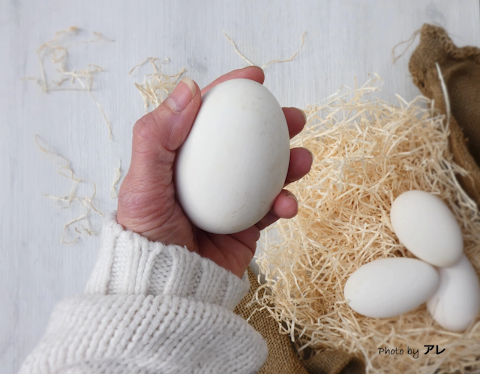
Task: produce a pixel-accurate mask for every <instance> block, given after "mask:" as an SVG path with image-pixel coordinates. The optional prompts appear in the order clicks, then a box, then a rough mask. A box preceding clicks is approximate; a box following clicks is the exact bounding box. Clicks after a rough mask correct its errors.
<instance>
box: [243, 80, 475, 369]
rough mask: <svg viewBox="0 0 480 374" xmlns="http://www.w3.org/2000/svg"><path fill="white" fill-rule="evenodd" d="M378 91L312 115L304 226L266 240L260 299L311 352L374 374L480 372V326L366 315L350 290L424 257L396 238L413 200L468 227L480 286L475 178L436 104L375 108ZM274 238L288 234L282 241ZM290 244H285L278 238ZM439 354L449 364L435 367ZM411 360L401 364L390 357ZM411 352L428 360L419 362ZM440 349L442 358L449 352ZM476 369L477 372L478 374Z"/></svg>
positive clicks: (352, 92)
mask: <svg viewBox="0 0 480 374" xmlns="http://www.w3.org/2000/svg"><path fill="white" fill-rule="evenodd" d="M378 90H379V85H378V80H376V79H373V80H371V81H369V82H367V84H365V85H364V86H363V87H361V88H355V89H349V88H344V89H343V90H341V91H339V92H337V93H336V94H334V95H333V96H331V97H329V98H327V99H326V100H325V101H323V102H321V103H319V104H317V105H310V106H309V107H307V108H306V110H305V112H306V113H307V118H308V122H307V126H306V127H305V129H304V131H303V132H302V133H301V134H299V135H298V136H296V137H295V138H294V139H293V140H292V146H293V147H295V146H302V147H306V148H308V149H310V150H311V151H312V152H313V154H314V162H313V165H312V170H311V172H310V173H309V174H308V175H307V176H306V177H304V178H303V179H302V180H300V181H298V182H296V183H294V184H292V185H291V186H289V190H290V191H292V192H293V193H294V194H295V195H296V196H297V198H298V201H299V213H298V215H297V216H296V217H295V218H293V219H289V220H280V221H279V222H278V223H277V224H276V225H275V226H274V227H270V228H268V229H267V230H266V232H265V234H264V237H263V239H262V240H263V242H264V247H265V249H264V251H263V253H262V254H260V258H259V259H258V261H257V262H258V264H259V266H260V270H261V272H262V273H264V274H265V278H266V284H265V285H264V286H262V287H261V288H260V290H262V289H263V290H265V291H266V292H265V294H264V295H263V297H262V296H260V295H262V292H259V291H260V290H259V291H257V294H256V299H255V300H253V301H252V302H254V303H257V305H258V307H259V308H265V309H267V310H268V311H269V312H270V314H271V315H272V317H273V318H275V319H276V320H277V321H278V322H279V326H280V329H281V331H282V332H283V333H285V334H289V335H290V336H291V338H292V340H294V341H295V343H296V344H297V346H298V348H299V350H300V351H302V350H303V349H305V348H306V347H309V346H310V347H312V348H314V349H316V350H325V349H328V348H336V349H341V350H344V351H347V352H349V353H353V354H356V355H359V356H363V358H364V359H365V361H366V365H367V369H368V372H370V373H387V372H393V371H395V372H399V373H433V372H436V371H435V370H436V369H437V368H439V369H440V371H438V372H439V373H440V372H441V373H452V372H455V371H456V370H458V371H459V372H478V371H480V362H479V361H478V354H479V352H480V318H478V317H477V320H476V321H475V323H474V324H473V325H472V326H471V327H470V328H469V329H468V330H467V331H466V332H464V333H455V332H451V331H446V330H444V329H442V328H441V327H440V326H439V325H437V324H436V323H435V322H434V321H433V319H432V317H431V316H430V314H429V313H428V311H427V309H426V307H425V305H422V306H421V307H419V308H417V309H416V310H414V311H411V312H409V313H406V314H403V315H401V316H398V317H394V318H382V319H375V318H369V317H364V316H362V315H360V314H358V313H356V312H354V311H353V310H352V309H351V308H350V307H349V306H348V305H347V303H346V301H345V298H344V296H343V288H344V285H345V283H346V281H347V279H348V278H349V277H350V275H351V274H352V273H353V272H354V271H356V270H357V269H358V268H359V267H360V266H362V265H364V264H366V263H369V262H371V261H373V260H375V259H379V258H387V257H414V256H413V255H412V254H410V253H409V252H408V251H407V250H406V249H405V247H404V246H403V245H401V244H400V242H399V240H398V238H397V237H396V235H395V234H394V232H393V229H392V227H391V223H390V208H391V205H392V202H393V201H394V199H395V198H396V197H397V196H399V195H400V194H401V193H403V192H405V191H408V190H413V189H418V190H423V191H427V192H430V193H432V194H434V195H436V196H438V197H440V198H441V199H442V200H443V201H444V202H445V203H446V204H447V205H448V206H449V208H450V209H451V210H452V212H453V214H454V215H455V217H456V219H457V221H458V222H459V224H460V226H461V228H462V232H463V238H464V243H465V254H466V255H467V257H468V258H469V259H470V261H471V262H472V265H473V266H474V268H475V269H476V271H477V274H478V275H480V257H479V256H478V255H477V256H473V254H474V253H475V252H477V254H478V248H480V214H479V211H478V208H477V206H476V204H475V203H474V201H472V200H471V199H470V198H469V197H468V195H467V194H466V193H465V192H464V191H463V189H462V188H461V186H460V185H459V184H458V182H457V180H456V178H455V174H461V175H466V172H465V171H464V170H463V169H461V168H460V167H459V166H457V165H456V164H454V163H453V161H452V155H451V154H450V152H449V149H448V135H449V131H448V122H447V124H446V125H445V122H446V121H445V117H444V116H443V115H440V114H439V112H437V111H436V110H435V109H434V106H433V102H432V101H430V100H429V99H427V98H425V97H417V98H416V99H415V100H413V101H412V102H411V103H408V102H406V101H405V100H403V99H402V98H401V97H398V100H399V103H398V105H397V106H395V105H392V104H389V103H386V102H383V101H380V100H378V99H376V98H375V92H376V91H378ZM272 230H278V232H277V233H276V232H275V231H272ZM278 233H279V235H278ZM426 344H429V345H438V346H439V347H440V348H441V349H443V348H445V352H444V353H442V354H441V355H435V354H429V355H424V353H425V352H424V351H426V349H425V348H424V346H425V345H426ZM385 347H387V348H395V347H398V349H404V350H405V353H404V355H403V356H401V357H391V356H390V355H385V354H380V353H379V348H385ZM407 347H410V348H415V349H420V352H421V353H420V357H419V358H418V359H414V358H413V357H412V356H411V355H410V356H409V355H408V354H407V353H406V352H407ZM441 349H440V350H441ZM467 368H468V370H467Z"/></svg>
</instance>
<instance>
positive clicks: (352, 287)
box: [344, 190, 480, 331]
mask: <svg viewBox="0 0 480 374" xmlns="http://www.w3.org/2000/svg"><path fill="white" fill-rule="evenodd" d="M390 219H391V223H392V228H393V231H394V232H395V234H396V235H397V237H398V238H399V240H400V242H401V243H402V244H403V245H404V246H405V247H406V248H407V249H408V250H409V251H410V252H411V253H413V254H414V255H415V256H416V257H418V259H413V258H383V259H379V260H375V261H372V262H370V263H368V264H366V265H363V266H362V267H360V268H359V269H358V270H357V271H355V272H354V273H353V274H352V275H351V276H350V278H349V279H348V281H347V282H346V284H345V288H344V296H345V299H346V300H347V302H348V305H349V306H350V307H351V308H352V309H353V310H355V311H356V312H357V313H360V314H362V315H364V316H367V317H374V318H388V317H395V316H398V315H400V314H403V313H406V312H409V311H411V310H413V309H415V308H417V307H418V306H420V305H421V304H423V303H425V302H426V303H427V309H428V311H429V312H430V314H431V315H432V317H433V319H434V320H435V321H436V322H437V323H438V324H439V325H440V326H442V327H443V328H444V329H446V330H450V331H464V330H466V329H467V328H468V326H469V325H470V324H471V323H472V322H473V321H474V319H475V317H476V316H477V314H478V313H479V312H480V283H479V280H478V277H477V275H476V273H475V269H474V268H473V266H472V264H471V263H470V261H469V260H468V258H467V257H466V256H465V254H464V253H463V238H462V233H461V230H460V227H459V225H458V223H457V221H456V220H455V217H454V216H453V214H452V212H451V211H450V210H449V208H448V207H447V206H446V205H445V204H444V203H443V201H442V200H440V199H439V198H438V197H436V196H434V195H432V194H429V193H428V192H425V191H418V190H414V191H407V192H405V193H403V194H401V195H400V196H398V197H397V199H396V200H395V201H394V202H393V205H392V208H391V212H390Z"/></svg>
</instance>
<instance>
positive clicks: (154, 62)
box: [128, 57, 187, 113]
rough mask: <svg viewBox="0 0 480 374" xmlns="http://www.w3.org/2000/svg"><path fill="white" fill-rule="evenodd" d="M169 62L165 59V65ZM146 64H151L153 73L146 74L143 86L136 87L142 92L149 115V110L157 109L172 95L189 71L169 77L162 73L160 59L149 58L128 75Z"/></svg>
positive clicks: (184, 70)
mask: <svg viewBox="0 0 480 374" xmlns="http://www.w3.org/2000/svg"><path fill="white" fill-rule="evenodd" d="M169 61H170V60H169V59H168V58H165V59H164V61H163V62H164V63H165V62H169ZM146 63H150V66H151V67H152V69H153V73H150V74H146V75H145V76H144V77H143V84H138V83H135V87H137V89H138V90H139V91H140V95H142V99H143V104H144V109H145V113H148V111H149V110H152V109H155V108H157V107H158V106H159V105H160V104H161V103H162V102H163V100H165V99H166V98H167V97H168V95H170V93H171V92H172V91H173V89H174V88H175V86H176V85H177V83H178V81H179V80H180V77H181V76H182V74H184V73H185V72H186V71H187V70H186V69H185V68H184V69H182V70H180V72H178V73H177V74H175V75H167V74H164V73H162V69H161V66H160V63H161V61H160V60H159V59H158V58H156V57H148V58H147V59H145V60H143V61H142V62H140V63H139V64H137V65H135V66H134V67H133V68H132V70H130V72H129V73H128V74H129V75H130V74H132V73H133V72H134V71H135V70H136V69H137V68H139V67H140V66H143V65H145V64H146Z"/></svg>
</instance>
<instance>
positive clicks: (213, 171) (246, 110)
mask: <svg viewBox="0 0 480 374" xmlns="http://www.w3.org/2000/svg"><path fill="white" fill-rule="evenodd" d="M289 161H290V138H289V133H288V126H287V121H286V119H285V115H284V114H283V111H282V108H281V107H280V104H279V103H278V102H277V100H276V99H275V97H274V96H273V95H272V93H271V92H270V91H269V90H268V89H266V88H265V87H264V86H263V85H261V84H260V83H257V82H254V81H252V80H249V79H233V80H229V81H226V82H223V83H221V84H219V85H218V86H216V87H214V88H213V89H211V90H210V91H209V92H208V93H207V94H206V95H204V96H203V98H202V106H201V108H200V111H199V112H198V114H197V117H196V119H195V123H194V124H193V127H192V129H191V131H190V134H189V135H188V137H187V139H186V141H185V143H184V144H183V145H182V147H181V148H180V150H179V152H178V154H177V157H176V160H175V170H174V177H175V188H176V194H177V198H178V200H179V202H180V205H181V206H182V208H183V210H184V212H185V214H186V215H187V216H188V218H189V219H190V220H191V221H192V223H193V224H194V225H195V226H197V227H199V228H201V229H203V230H205V231H208V232H212V233H216V234H231V233H235V232H238V231H242V230H244V229H247V228H248V227H250V226H252V225H254V224H255V223H257V222H258V221H259V220H260V219H261V218H263V217H264V216H265V215H266V214H267V213H268V211H269V210H270V209H271V207H272V205H273V202H274V201H275V198H276V197H277V195H278V194H279V193H280V191H281V190H282V188H283V185H284V183H285V179H286V176H287V171H288V165H289Z"/></svg>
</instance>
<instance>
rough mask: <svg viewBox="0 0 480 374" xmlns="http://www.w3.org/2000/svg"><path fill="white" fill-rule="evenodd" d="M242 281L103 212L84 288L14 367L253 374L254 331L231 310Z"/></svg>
mask: <svg viewBox="0 0 480 374" xmlns="http://www.w3.org/2000/svg"><path fill="white" fill-rule="evenodd" d="M248 289H249V282H248V278H247V277H246V275H244V276H243V278H242V279H239V278H238V277H237V276H235V275H234V274H232V273H230V272H229V271H227V270H225V269H223V268H221V267H220V266H218V265H216V264H215V263H214V262H212V261H210V260H207V259H204V258H202V257H200V256H199V255H197V254H196V253H192V252H190V251H188V250H187V249H185V248H183V247H179V246H175V245H168V246H167V245H163V244H161V243H157V242H151V241H148V240H147V239H146V238H144V237H142V236H141V235H139V234H135V233H133V232H131V231H126V230H124V228H123V227H122V226H121V225H119V224H118V223H117V220H116V214H115V212H113V213H111V214H110V215H109V216H108V217H107V218H106V220H105V224H104V227H103V231H102V241H101V247H100V252H99V256H98V260H97V263H96V265H95V268H94V270H93V273H92V275H91V277H90V279H89V281H88V284H87V287H86V291H85V293H84V294H80V295H77V296H74V297H71V298H69V299H66V300H64V301H62V302H60V303H59V304H58V305H57V306H56V308H55V309H54V311H53V313H52V316H51V319H50V322H49V324H48V327H47V330H46V332H45V335H44V336H43V338H42V339H41V341H40V343H39V344H38V346H37V347H36V348H35V350H34V351H33V352H32V353H31V354H30V355H29V356H28V357H27V359H26V361H25V362H24V364H23V366H22V368H21V370H20V373H22V374H23V373H62V374H64V373H68V374H73V373H82V374H83V373H105V374H106V373H129V374H130V373H135V374H136V373H144V374H147V373H222V374H223V373H227V374H228V373H255V372H256V371H258V370H259V369H260V367H261V366H262V365H263V363H264V361H265V359H266V357H267V346H266V343H265V341H264V340H263V339H262V337H261V335H260V334H259V333H258V332H256V331H255V330H254V329H253V328H252V327H251V326H250V325H248V324H247V322H246V321H245V320H243V319H242V318H241V317H239V316H237V315H235V314H234V313H233V312H232V310H233V308H234V307H235V306H236V305H237V303H238V302H239V301H240V300H241V299H242V298H243V296H244V295H245V294H246V292H247V291H248Z"/></svg>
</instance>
